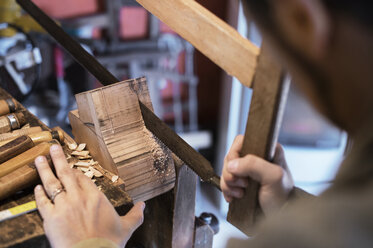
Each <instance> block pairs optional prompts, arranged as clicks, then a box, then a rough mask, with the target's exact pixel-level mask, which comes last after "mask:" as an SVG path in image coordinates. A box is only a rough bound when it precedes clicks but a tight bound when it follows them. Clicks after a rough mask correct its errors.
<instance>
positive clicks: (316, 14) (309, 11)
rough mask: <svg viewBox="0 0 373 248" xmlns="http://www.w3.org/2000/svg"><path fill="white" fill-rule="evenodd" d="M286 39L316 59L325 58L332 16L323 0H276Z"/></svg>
mask: <svg viewBox="0 0 373 248" xmlns="http://www.w3.org/2000/svg"><path fill="white" fill-rule="evenodd" d="M272 6H273V14H274V18H275V21H276V22H277V25H278V26H279V28H280V32H281V33H282V36H283V37H284V39H285V40H286V41H287V42H289V43H290V44H291V45H292V46H295V47H296V49H297V50H298V51H300V52H303V53H306V55H307V56H310V57H311V58H313V59H316V60H319V59H322V58H324V56H325V54H326V52H327V49H328V44H329V41H330V39H331V33H330V19H329V17H328V14H327V11H326V9H325V7H324V5H323V4H322V3H320V0H311V1H310V0H281V1H278V0H272Z"/></svg>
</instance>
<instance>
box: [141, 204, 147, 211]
mask: <svg viewBox="0 0 373 248" xmlns="http://www.w3.org/2000/svg"><path fill="white" fill-rule="evenodd" d="M145 206H146V205H145V202H143V203H142V205H141V207H142V211H144V209H145Z"/></svg>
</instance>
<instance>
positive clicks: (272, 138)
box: [227, 44, 289, 235]
mask: <svg viewBox="0 0 373 248" xmlns="http://www.w3.org/2000/svg"><path fill="white" fill-rule="evenodd" d="M283 76H284V74H283V70H282V67H281V65H279V64H278V63H276V62H275V61H273V59H272V57H271V54H270V53H269V51H268V49H267V48H266V44H264V46H263V48H262V52H261V54H260V56H259V59H258V67H257V71H256V74H255V78H254V83H253V96H252V100H251V105H250V112H249V117H248V120H247V125H246V131H245V138H244V143H243V147H242V151H241V156H245V155H247V154H253V155H256V156H259V157H261V158H264V159H266V160H268V161H271V160H272V159H273V156H274V151H275V146H276V143H277V137H278V132H279V129H280V126H281V121H282V115H283V110H284V108H285V103H286V98H287V93H288V90H289V81H288V80H284V77H283ZM258 189H259V184H258V183H257V182H255V181H253V180H250V181H249V186H248V187H247V188H246V190H245V194H244V197H243V198H242V199H234V200H233V202H232V203H230V204H229V212H228V217H227V220H228V221H229V222H230V223H232V224H233V225H234V226H236V227H237V228H239V229H240V230H241V231H242V232H244V233H246V234H247V235H252V234H253V232H254V224H255V223H256V222H257V220H258V217H259V216H260V213H261V210H260V206H259V202H258Z"/></svg>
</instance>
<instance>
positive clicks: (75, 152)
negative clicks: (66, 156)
mask: <svg viewBox="0 0 373 248" xmlns="http://www.w3.org/2000/svg"><path fill="white" fill-rule="evenodd" d="M71 155H74V156H80V157H88V156H89V151H73V152H72V153H71Z"/></svg>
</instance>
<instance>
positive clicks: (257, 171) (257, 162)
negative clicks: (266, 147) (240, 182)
mask: <svg viewBox="0 0 373 248" xmlns="http://www.w3.org/2000/svg"><path fill="white" fill-rule="evenodd" d="M227 171H228V172H229V173H232V174H233V175H235V176H238V177H250V178H252V179H253V180H255V181H257V182H259V183H261V184H262V185H263V184H268V183H273V182H275V181H278V180H281V178H282V176H283V169H282V168H281V167H280V166H278V165H275V164H272V163H270V162H268V161H266V160H264V159H261V158H259V157H257V156H254V155H247V156H245V157H243V158H239V159H235V160H232V161H230V162H229V163H228V165H227Z"/></svg>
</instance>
